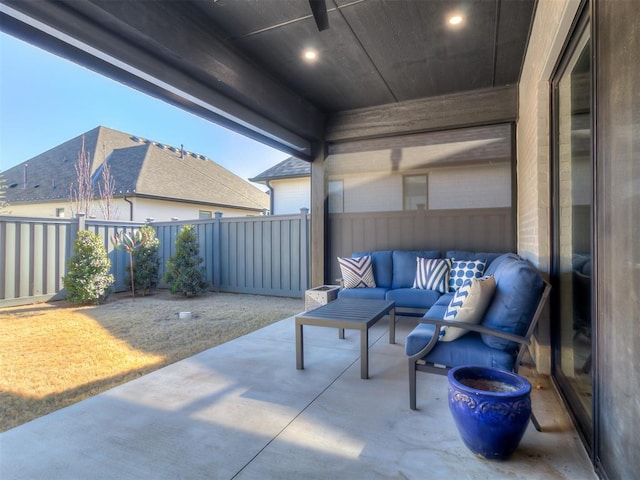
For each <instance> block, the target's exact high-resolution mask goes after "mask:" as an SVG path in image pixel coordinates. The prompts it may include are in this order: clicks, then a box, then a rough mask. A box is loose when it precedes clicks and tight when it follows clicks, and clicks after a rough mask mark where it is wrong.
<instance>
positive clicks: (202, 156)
mask: <svg viewBox="0 0 640 480" xmlns="http://www.w3.org/2000/svg"><path fill="white" fill-rule="evenodd" d="M198 158H200V160H206V159H207V157H205V156H204V155H198Z"/></svg>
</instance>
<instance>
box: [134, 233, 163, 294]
mask: <svg viewBox="0 0 640 480" xmlns="http://www.w3.org/2000/svg"><path fill="white" fill-rule="evenodd" d="M140 230H141V231H142V235H143V237H144V238H145V239H146V241H145V243H144V244H142V245H141V246H139V247H138V248H136V249H135V250H133V267H134V274H133V286H134V288H135V291H136V292H137V293H139V294H141V295H142V296H144V295H146V294H147V293H149V292H152V291H154V290H155V289H156V288H158V279H159V275H160V256H159V255H158V250H159V249H160V240H158V238H157V237H156V231H155V229H154V228H153V227H152V226H151V225H144V226H143V227H142V228H141V229H140ZM130 277H131V275H129V276H128V277H127V279H126V282H127V285H131V278H130Z"/></svg>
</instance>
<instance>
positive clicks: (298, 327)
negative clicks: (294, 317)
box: [296, 321, 304, 370]
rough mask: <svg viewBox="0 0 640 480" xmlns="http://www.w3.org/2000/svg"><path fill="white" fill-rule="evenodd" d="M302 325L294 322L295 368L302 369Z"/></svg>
mask: <svg viewBox="0 0 640 480" xmlns="http://www.w3.org/2000/svg"><path fill="white" fill-rule="evenodd" d="M302 327H303V325H302V323H298V321H296V368H297V369H298V370H302V369H303V368H304V340H303V338H302Z"/></svg>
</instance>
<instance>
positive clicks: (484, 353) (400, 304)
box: [339, 250, 551, 429]
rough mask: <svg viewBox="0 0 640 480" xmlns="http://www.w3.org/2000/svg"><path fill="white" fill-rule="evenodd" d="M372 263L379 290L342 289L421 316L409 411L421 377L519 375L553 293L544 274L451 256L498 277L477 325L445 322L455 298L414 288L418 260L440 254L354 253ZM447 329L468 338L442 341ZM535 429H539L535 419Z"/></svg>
mask: <svg viewBox="0 0 640 480" xmlns="http://www.w3.org/2000/svg"><path fill="white" fill-rule="evenodd" d="M364 256H369V257H370V259H371V264H372V269H373V276H374V279H375V284H376V286H375V288H350V289H342V290H341V291H340V292H339V296H340V297H343V298H377V299H386V300H394V301H395V302H396V313H397V315H396V318H398V315H403V314H404V315H413V316H420V317H421V318H420V324H419V325H418V326H416V327H415V328H414V330H413V331H412V332H411V333H410V334H409V335H408V336H407V338H406V341H405V353H406V355H407V356H408V358H409V395H410V407H411V409H414V410H415V409H416V372H417V371H428V372H432V373H441V374H446V373H447V371H448V370H449V369H450V368H453V367H456V366H460V365H475V366H486V367H493V368H499V369H503V370H508V371H514V372H516V373H517V371H518V366H519V363H520V360H521V357H522V355H523V354H524V352H525V350H526V347H527V346H528V345H529V344H530V337H531V334H532V333H533V330H534V328H535V325H536V323H537V321H538V318H539V316H540V314H541V312H542V309H543V306H544V304H545V302H546V299H547V297H548V295H549V291H550V289H551V287H550V285H549V284H548V283H547V282H546V281H545V280H543V278H542V276H541V275H540V273H539V271H538V270H537V269H536V268H535V267H534V266H533V265H532V264H531V263H529V262H528V261H526V260H524V259H522V258H521V257H519V256H518V255H516V254H513V253H504V254H500V253H486V252H469V251H448V252H446V254H445V258H448V259H455V260H456V261H467V262H482V261H484V262H485V265H486V266H485V268H484V271H483V272H482V273H481V275H482V277H489V276H491V277H493V279H492V280H493V281H495V287H494V288H493V290H492V291H491V298H490V299H489V300H488V304H487V305H486V307H485V308H484V309H483V312H482V314H481V317H480V318H481V319H480V321H479V323H478V324H468V323H460V322H456V321H454V320H444V318H445V316H446V313H447V309H448V308H449V307H450V304H451V303H452V302H451V300H452V298H454V295H455V293H454V292H445V293H443V292H439V291H435V290H428V289H420V288H413V285H414V281H415V277H416V258H417V257H421V258H431V259H433V258H439V257H440V252H439V251H437V250H429V251H399V250H394V251H375V252H355V253H353V255H352V257H354V258H362V257H364ZM444 327H447V328H451V327H460V328H463V329H464V330H465V331H469V333H466V334H464V335H463V336H461V337H460V338H457V339H455V340H453V341H443V340H442V338H443V335H444V333H443V332H444V331H445V329H444ZM532 419H533V421H534V424H535V426H536V428H538V429H539V425H538V424H537V422H536V421H535V418H532Z"/></svg>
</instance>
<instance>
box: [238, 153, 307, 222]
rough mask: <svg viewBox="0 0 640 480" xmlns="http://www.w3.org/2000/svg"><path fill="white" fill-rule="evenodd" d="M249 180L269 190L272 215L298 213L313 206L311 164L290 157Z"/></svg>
mask: <svg viewBox="0 0 640 480" xmlns="http://www.w3.org/2000/svg"><path fill="white" fill-rule="evenodd" d="M249 180H251V181H252V182H256V183H261V184H263V185H266V186H267V187H268V188H269V192H270V194H271V207H270V210H271V214H272V215H285V214H288V213H298V212H300V209H301V208H310V206H311V164H310V163H309V162H306V161H304V160H300V159H297V158H294V157H289V158H287V159H286V160H283V161H282V162H280V163H278V164H277V165H274V166H273V167H271V168H269V169H267V170H265V171H264V172H262V173H261V174H259V175H256V176H255V177H253V178H250V179H249Z"/></svg>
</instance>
